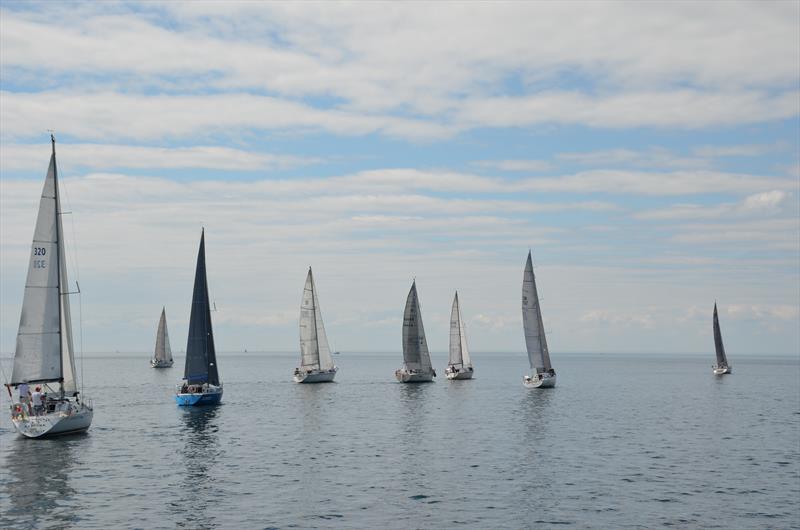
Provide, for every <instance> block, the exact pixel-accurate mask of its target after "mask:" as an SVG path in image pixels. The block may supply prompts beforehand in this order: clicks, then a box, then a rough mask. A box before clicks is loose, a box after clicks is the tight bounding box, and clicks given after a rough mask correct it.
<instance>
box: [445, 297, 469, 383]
mask: <svg viewBox="0 0 800 530" xmlns="http://www.w3.org/2000/svg"><path fill="white" fill-rule="evenodd" d="M471 362H472V361H471V360H470V358H469V350H468V349H467V335H466V333H465V332H464V319H463V317H462V316H461V306H460V305H459V303H458V293H456V295H455V297H454V298H453V308H452V310H451V311H450V359H449V364H450V365H452V366H457V367H461V366H469V365H470V364H471Z"/></svg>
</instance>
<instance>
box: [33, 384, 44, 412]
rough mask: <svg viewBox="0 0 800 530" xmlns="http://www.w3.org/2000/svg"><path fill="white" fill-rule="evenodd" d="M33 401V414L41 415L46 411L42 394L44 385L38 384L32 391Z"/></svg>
mask: <svg viewBox="0 0 800 530" xmlns="http://www.w3.org/2000/svg"><path fill="white" fill-rule="evenodd" d="M31 403H32V404H33V414H34V415H35V416H39V415H40V414H41V413H42V412H44V396H43V395H42V387H40V386H37V387H36V390H34V391H33V392H32V393H31Z"/></svg>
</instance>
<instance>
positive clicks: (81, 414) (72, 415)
mask: <svg viewBox="0 0 800 530" xmlns="http://www.w3.org/2000/svg"><path fill="white" fill-rule="evenodd" d="M15 406H16V405H15ZM93 417H94V411H93V410H92V408H91V407H89V406H87V405H85V404H78V403H70V404H69V407H67V408H66V410H61V411H56V412H50V413H47V414H42V415H39V416H28V415H27V414H24V415H22V414H17V415H15V416H13V417H12V418H11V423H13V424H14V428H15V429H16V430H17V432H18V433H19V434H20V435H22V436H24V437H26V438H49V437H53V436H61V435H65V434H75V433H80V432H84V431H86V430H87V429H88V428H89V426H91V424H92V418H93Z"/></svg>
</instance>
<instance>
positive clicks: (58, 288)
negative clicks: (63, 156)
mask: <svg viewBox="0 0 800 530" xmlns="http://www.w3.org/2000/svg"><path fill="white" fill-rule="evenodd" d="M50 143H51V144H52V146H53V190H54V193H53V200H54V201H55V203H56V208H55V209H56V282H57V283H56V292H57V293H58V359H59V362H60V363H61V376H60V377H59V378H58V386H59V390H60V393H61V397H62V398H63V397H64V335H63V330H62V325H61V319H62V309H61V302H62V300H61V297H62V296H63V295H62V294H61V245H62V242H61V230H60V228H61V223H60V218H59V216H60V215H61V211H60V210H61V208H60V205H59V201H58V166H57V164H56V137H55V136H54V135H53V133H50Z"/></svg>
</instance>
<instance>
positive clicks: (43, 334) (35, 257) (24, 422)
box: [6, 135, 94, 438]
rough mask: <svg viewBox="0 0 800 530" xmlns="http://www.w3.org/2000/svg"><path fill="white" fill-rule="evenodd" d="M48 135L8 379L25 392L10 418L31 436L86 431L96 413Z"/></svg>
mask: <svg viewBox="0 0 800 530" xmlns="http://www.w3.org/2000/svg"><path fill="white" fill-rule="evenodd" d="M50 140H51V142H52V148H53V152H52V155H51V156H50V167H49V169H48V171H47V177H46V178H45V181H44V188H43V190H42V198H41V200H40V202H39V216H38V217H37V219H36V229H35V230H34V234H33V245H32V246H31V255H30V262H29V264H28V277H27V280H26V281H25V295H24V298H23V301H22V315H21V316H20V321H19V331H18V332H17V347H16V351H15V353H14V369H13V372H12V374H11V382H10V383H9V384H7V385H6V388H8V391H9V394H11V387H15V388H17V389H18V390H20V392H21V393H24V394H25V395H23V396H21V397H20V399H19V400H18V401H17V402H15V403H13V404H12V405H11V422H12V423H13V424H14V427H15V428H16V429H17V432H19V433H20V434H21V435H23V436H26V437H28V438H41V437H44V436H55V435H59V434H68V433H75V432H81V431H85V430H86V429H88V428H89V426H90V425H91V424H92V417H93V415H94V412H93V406H92V403H91V400H87V399H86V398H85V397H83V396H81V395H80V393H79V392H78V381H77V373H76V371H75V357H74V350H73V347H72V318H71V316H70V304H69V295H70V294H72V293H70V292H69V290H68V285H69V284H68V281H67V270H66V263H65V256H66V253H65V249H64V239H63V233H64V231H63V227H62V223H61V215H62V212H61V201H60V199H59V189H58V170H57V167H56V140H55V138H54V137H53V136H52V135H51V136H50ZM29 390H30V391H32V392H31V393H30V394H29V395H28V391H29Z"/></svg>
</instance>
